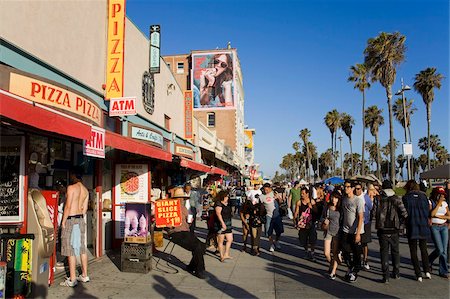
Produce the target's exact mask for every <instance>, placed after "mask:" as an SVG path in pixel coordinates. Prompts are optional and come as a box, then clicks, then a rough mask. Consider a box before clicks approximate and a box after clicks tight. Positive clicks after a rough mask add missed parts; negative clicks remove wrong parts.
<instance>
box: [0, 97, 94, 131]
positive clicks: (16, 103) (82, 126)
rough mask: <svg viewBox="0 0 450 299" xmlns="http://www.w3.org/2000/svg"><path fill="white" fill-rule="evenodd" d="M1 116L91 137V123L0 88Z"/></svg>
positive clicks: (47, 128) (42, 127)
mask: <svg viewBox="0 0 450 299" xmlns="http://www.w3.org/2000/svg"><path fill="white" fill-rule="evenodd" d="M0 116H2V117H7V118H9V119H12V120H14V121H16V122H19V123H23V124H26V125H29V126H32V127H35V128H38V129H41V130H44V131H49V132H54V133H58V134H61V135H65V136H70V137H75V138H78V139H89V138H91V125H90V124H88V123H86V122H84V121H81V120H77V119H76V118H74V117H71V116H69V115H65V114H63V113H61V112H59V111H56V110H54V109H51V108H48V107H46V106H44V105H41V104H37V103H33V102H32V101H29V100H26V99H24V98H22V97H19V96H16V95H14V94H12V93H10V92H7V91H5V90H1V89H0Z"/></svg>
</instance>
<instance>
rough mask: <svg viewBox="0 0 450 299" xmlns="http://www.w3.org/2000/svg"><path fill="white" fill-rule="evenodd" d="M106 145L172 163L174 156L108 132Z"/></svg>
mask: <svg viewBox="0 0 450 299" xmlns="http://www.w3.org/2000/svg"><path fill="white" fill-rule="evenodd" d="M105 144H106V145H109V146H111V147H113V148H116V149H120V150H123V151H126V152H129V153H133V154H139V155H142V156H147V157H150V158H154V159H159V160H164V161H168V162H172V154H171V153H169V152H166V151H165V150H162V149H160V148H157V147H154V146H151V145H149V144H146V143H143V142H141V141H137V140H135V139H132V138H130V137H126V136H122V135H120V134H116V133H113V132H110V131H106V136H105Z"/></svg>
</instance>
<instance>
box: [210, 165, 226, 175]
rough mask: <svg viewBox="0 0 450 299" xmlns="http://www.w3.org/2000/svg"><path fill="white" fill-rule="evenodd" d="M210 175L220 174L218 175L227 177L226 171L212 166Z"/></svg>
mask: <svg viewBox="0 0 450 299" xmlns="http://www.w3.org/2000/svg"><path fill="white" fill-rule="evenodd" d="M211 173H212V174H220V175H228V172H227V171H225V170H223V169H221V168H219V167H215V166H212V168H211Z"/></svg>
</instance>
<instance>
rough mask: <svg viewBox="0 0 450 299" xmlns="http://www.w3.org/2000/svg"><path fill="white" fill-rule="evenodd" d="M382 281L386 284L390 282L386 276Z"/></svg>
mask: <svg viewBox="0 0 450 299" xmlns="http://www.w3.org/2000/svg"><path fill="white" fill-rule="evenodd" d="M381 282H382V283H384V284H388V283H389V278H387V277H384V278H383V279H382V281H381Z"/></svg>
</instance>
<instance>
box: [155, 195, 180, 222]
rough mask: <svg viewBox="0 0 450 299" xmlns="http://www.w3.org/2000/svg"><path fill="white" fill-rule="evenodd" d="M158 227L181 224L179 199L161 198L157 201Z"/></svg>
mask: <svg viewBox="0 0 450 299" xmlns="http://www.w3.org/2000/svg"><path fill="white" fill-rule="evenodd" d="M155 206H156V207H155V224H156V227H177V226H180V225H181V203H180V200H179V199H160V200H157V201H156V203H155Z"/></svg>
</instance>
